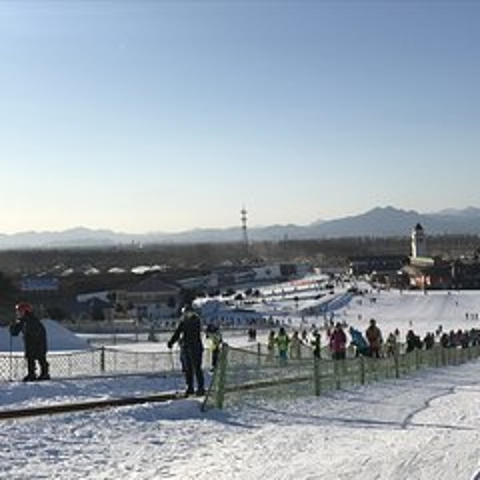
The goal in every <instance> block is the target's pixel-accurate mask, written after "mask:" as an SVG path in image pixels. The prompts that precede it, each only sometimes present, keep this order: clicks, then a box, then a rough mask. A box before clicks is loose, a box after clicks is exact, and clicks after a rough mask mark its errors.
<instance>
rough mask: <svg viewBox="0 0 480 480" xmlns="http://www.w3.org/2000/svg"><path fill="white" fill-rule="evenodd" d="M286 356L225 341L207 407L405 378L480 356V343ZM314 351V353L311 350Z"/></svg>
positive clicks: (317, 392) (219, 406) (316, 392)
mask: <svg viewBox="0 0 480 480" xmlns="http://www.w3.org/2000/svg"><path fill="white" fill-rule="evenodd" d="M306 350H307V349H305V350H304V351H302V352H301V354H300V355H299V356H298V357H297V358H289V359H288V360H286V361H285V360H282V359H280V358H279V357H278V356H274V355H272V354H271V353H269V352H268V351H266V349H264V347H263V346H262V345H260V344H258V345H256V346H252V347H251V348H234V347H230V346H228V345H227V344H223V345H222V349H221V352H220V361H219V364H218V366H217V368H216V370H215V373H214V376H213V379H212V383H211V385H210V389H209V390H208V392H207V396H206V398H205V402H204V408H206V409H208V408H212V407H215V408H223V407H224V406H225V405H228V404H229V403H235V402H238V401H242V402H244V401H249V400H254V399H257V400H258V399H259V398H273V397H278V398H285V397H299V396H311V395H317V396H318V395H321V394H322V393H325V392H328V391H332V390H338V389H341V388H344V387H348V386H352V385H365V384H367V383H370V382H374V381H379V380H385V379H393V378H400V377H401V376H405V375H408V374H411V373H413V372H415V371H417V370H419V369H425V368H434V367H443V366H448V365H459V364H461V363H464V362H467V361H469V360H473V359H476V358H478V357H479V356H480V346H478V345H473V346H469V347H465V348H460V347H452V348H443V347H442V346H440V345H435V346H434V347H433V348H431V349H429V350H420V349H416V350H413V351H411V352H408V353H402V352H401V350H400V348H399V349H398V350H397V352H395V353H394V354H392V355H391V356H384V357H382V358H371V357H363V356H359V357H348V358H346V359H344V360H331V359H326V358H314V357H313V356H312V353H311V350H310V352H307V351H306ZM308 353H309V354H308Z"/></svg>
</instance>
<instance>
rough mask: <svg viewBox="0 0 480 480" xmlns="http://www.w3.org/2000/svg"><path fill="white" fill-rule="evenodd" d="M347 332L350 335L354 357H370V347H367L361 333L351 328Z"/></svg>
mask: <svg viewBox="0 0 480 480" xmlns="http://www.w3.org/2000/svg"><path fill="white" fill-rule="evenodd" d="M348 332H349V333H350V337H351V339H352V340H351V344H352V345H353V346H354V347H355V355H356V356H357V357H358V356H359V355H362V356H364V357H369V356H371V352H370V346H369V345H368V342H367V340H366V339H365V337H364V336H363V334H362V332H361V331H360V330H357V329H356V328H353V327H350V329H349V330H348Z"/></svg>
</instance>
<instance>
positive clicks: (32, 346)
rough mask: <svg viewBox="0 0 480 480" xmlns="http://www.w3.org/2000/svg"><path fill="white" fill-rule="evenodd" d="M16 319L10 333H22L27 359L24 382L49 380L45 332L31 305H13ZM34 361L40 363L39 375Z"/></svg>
mask: <svg viewBox="0 0 480 480" xmlns="http://www.w3.org/2000/svg"><path fill="white" fill-rule="evenodd" d="M15 313H16V319H17V321H16V322H15V323H13V324H12V325H10V334H11V335H13V336H17V335H18V334H19V333H20V332H22V333H23V342H24V347H25V358H26V359H27V376H26V377H25V378H24V379H23V381H24V382H31V381H34V380H49V379H50V374H49V365H48V362H47V332H46V330H45V327H44V326H43V324H42V322H41V321H40V320H39V319H38V318H37V317H36V316H35V314H34V313H33V308H32V306H31V305H30V304H29V303H27V302H21V303H18V304H17V305H16V306H15ZM36 362H38V363H39V365H40V376H39V377H37V374H36Z"/></svg>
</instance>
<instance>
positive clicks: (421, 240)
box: [412, 223, 427, 258]
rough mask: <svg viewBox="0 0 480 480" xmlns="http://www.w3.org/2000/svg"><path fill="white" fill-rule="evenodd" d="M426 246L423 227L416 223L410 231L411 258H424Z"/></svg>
mask: <svg viewBox="0 0 480 480" xmlns="http://www.w3.org/2000/svg"><path fill="white" fill-rule="evenodd" d="M426 256H427V244H426V238H425V232H424V230H423V227H422V226H421V225H420V224H419V223H417V224H416V225H415V228H414V229H413V230H412V257H413V258H418V257H426Z"/></svg>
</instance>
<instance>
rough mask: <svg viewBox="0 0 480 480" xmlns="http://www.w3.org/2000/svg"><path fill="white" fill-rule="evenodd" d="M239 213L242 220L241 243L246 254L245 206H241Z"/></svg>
mask: <svg viewBox="0 0 480 480" xmlns="http://www.w3.org/2000/svg"><path fill="white" fill-rule="evenodd" d="M240 215H241V217H240V218H241V220H242V236H243V245H244V247H245V253H246V254H247V255H248V234H247V209H246V208H245V207H242V209H241V210H240Z"/></svg>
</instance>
